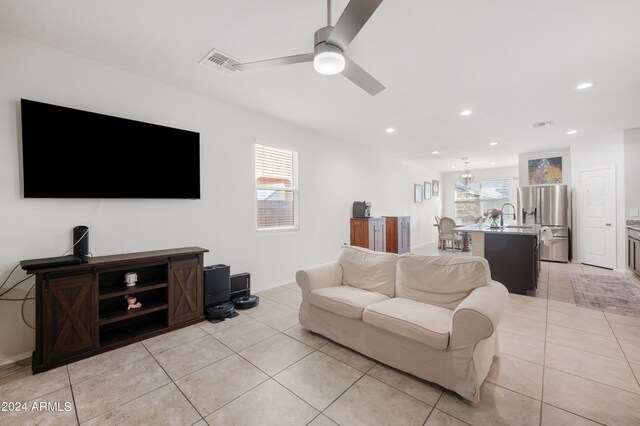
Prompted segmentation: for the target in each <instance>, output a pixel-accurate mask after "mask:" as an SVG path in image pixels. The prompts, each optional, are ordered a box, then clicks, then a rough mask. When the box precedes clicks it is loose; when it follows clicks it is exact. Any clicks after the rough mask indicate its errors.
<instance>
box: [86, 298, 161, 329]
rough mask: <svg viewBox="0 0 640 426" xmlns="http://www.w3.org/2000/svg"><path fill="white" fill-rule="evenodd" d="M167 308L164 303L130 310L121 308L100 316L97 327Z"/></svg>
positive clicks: (150, 304)
mask: <svg viewBox="0 0 640 426" xmlns="http://www.w3.org/2000/svg"><path fill="white" fill-rule="evenodd" d="M167 308H168V306H167V304H166V303H158V302H156V303H149V304H146V305H144V306H143V307H141V308H137V309H130V310H127V308H126V307H125V308H122V309H119V310H114V311H109V312H107V313H105V314H100V320H99V321H98V325H100V326H103V325H107V324H111V323H114V322H118V321H122V320H126V319H129V318H134V317H139V316H140V315H146V314H150V313H152V312H157V311H163V310H165V309H167Z"/></svg>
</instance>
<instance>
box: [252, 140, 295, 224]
mask: <svg viewBox="0 0 640 426" xmlns="http://www.w3.org/2000/svg"><path fill="white" fill-rule="evenodd" d="M258 146H264V147H266V148H272V149H278V150H283V151H288V152H290V153H291V154H292V168H293V170H292V172H293V173H292V187H291V188H281V187H274V186H273V185H260V184H258V176H257V175H256V167H257V161H258V157H257V153H258V152H257V150H258ZM298 167H299V162H298V152H297V151H294V150H292V149H290V148H284V147H281V146H277V145H272V144H267V143H264V142H261V141H259V140H257V139H256V140H255V141H254V144H253V173H254V176H253V183H254V190H253V197H254V202H255V204H254V210H253V211H254V227H255V230H256V232H257V233H260V234H266V233H282V232H296V231H299V230H300V198H299V197H300V179H299V173H298ZM260 190H277V191H285V192H290V193H291V194H293V225H288V226H270V227H262V228H261V227H259V226H258V217H259V214H258V201H259V200H258V191H260Z"/></svg>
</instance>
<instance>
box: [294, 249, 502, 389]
mask: <svg viewBox="0 0 640 426" xmlns="http://www.w3.org/2000/svg"><path fill="white" fill-rule="evenodd" d="M296 281H297V283H298V285H299V286H300V288H301V289H302V304H301V306H300V324H301V325H302V326H303V327H304V328H306V329H309V330H311V331H313V332H315V333H318V334H321V335H323V336H325V337H327V338H329V339H331V340H333V341H335V342H338V343H340V344H342V345H344V346H347V347H349V348H352V349H354V350H355V351H358V352H360V353H362V354H364V355H367V356H369V357H371V358H373V359H375V360H378V361H380V362H382V363H384V364H387V365H390V366H392V367H395V368H397V369H399V370H402V371H405V372H407V373H410V374H413V375H414V376H417V377H420V378H423V379H425V380H428V381H430V382H433V383H437V384H439V385H441V386H443V387H445V388H447V389H451V390H453V391H454V392H457V393H458V394H460V395H461V396H463V397H464V398H466V399H468V400H471V401H479V400H480V385H482V382H483V381H484V379H485V378H486V376H487V374H488V372H489V368H490V367H491V363H492V361H493V356H494V355H495V354H496V353H497V352H498V341H497V336H496V333H497V327H498V322H499V321H500V316H501V315H502V312H503V311H504V310H505V308H506V307H507V303H508V300H509V297H508V292H507V289H506V288H505V287H504V286H503V285H502V284H500V283H498V282H496V281H491V275H490V272H489V265H488V263H487V261H486V260H485V259H484V258H481V257H440V256H418V255H415V254H404V255H401V256H398V255H396V254H391V253H381V252H374V251H371V250H367V249H362V248H358V247H350V246H343V247H342V248H341V249H340V254H339V257H338V261H336V262H332V263H327V264H324V265H320V266H316V267H313V268H309V269H305V270H302V271H298V272H297V274H296Z"/></svg>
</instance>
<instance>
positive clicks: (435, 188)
mask: <svg viewBox="0 0 640 426" xmlns="http://www.w3.org/2000/svg"><path fill="white" fill-rule="evenodd" d="M431 195H433V196H434V197H439V196H440V182H439V181H438V180H436V179H433V180H432V181H431Z"/></svg>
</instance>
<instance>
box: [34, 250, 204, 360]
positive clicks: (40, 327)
mask: <svg viewBox="0 0 640 426" xmlns="http://www.w3.org/2000/svg"><path fill="white" fill-rule="evenodd" d="M208 251H209V250H207V249H203V248H200V247H185V248H177V249H171V250H157V251H149V252H141V253H128V254H119V255H114V256H101V257H94V258H92V259H90V260H89V262H88V263H82V264H79V265H68V266H59V267H52V268H46V269H37V270H31V271H27V272H28V273H30V274H35V275H36V350H35V351H34V352H33V360H32V369H33V372H34V373H39V372H42V371H46V370H50V369H52V368H55V367H58V366H60V365H64V364H68V363H70V362H74V361H78V360H80V359H83V358H87V357H90V356H93V355H96V354H98V353H101V352H105V351H108V350H111V349H115V348H118V347H121V346H125V345H128V344H130V343H133V342H136V341H139V340H143V339H146V338H149V337H152V336H156V335H159V334H162V333H166V332H168V331H171V330H175V329H178V328H181V327H185V326H187V325H190V324H194V323H197V322H199V321H201V320H202V319H203V318H204V316H203V306H202V304H203V294H202V292H203V285H202V279H203V266H204V265H203V254H204V253H206V252H208ZM127 272H135V273H136V274H137V275H138V282H137V283H136V285H135V286H133V287H126V286H125V283H124V275H125V273H127ZM128 295H131V296H134V297H136V298H137V299H138V301H139V302H140V303H142V307H141V308H138V309H132V310H127V301H126V299H125V296H128Z"/></svg>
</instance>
